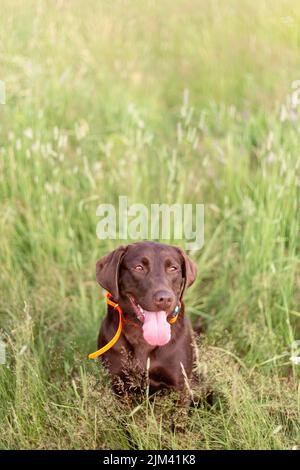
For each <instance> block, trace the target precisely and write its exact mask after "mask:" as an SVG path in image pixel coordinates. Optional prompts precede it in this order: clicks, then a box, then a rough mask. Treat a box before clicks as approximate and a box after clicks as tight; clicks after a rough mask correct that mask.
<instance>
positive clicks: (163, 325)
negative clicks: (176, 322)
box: [143, 310, 171, 346]
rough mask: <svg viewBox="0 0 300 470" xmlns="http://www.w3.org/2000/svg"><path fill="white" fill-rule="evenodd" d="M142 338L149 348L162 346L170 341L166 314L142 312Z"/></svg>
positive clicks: (169, 329)
mask: <svg viewBox="0 0 300 470" xmlns="http://www.w3.org/2000/svg"><path fill="white" fill-rule="evenodd" d="M143 333H144V338H145V340H146V341H147V343H149V344H151V346H163V345H164V344H167V343H168V342H169V341H170V339H171V327H170V323H168V322H167V314H166V312H164V311H161V312H147V310H144V324H143Z"/></svg>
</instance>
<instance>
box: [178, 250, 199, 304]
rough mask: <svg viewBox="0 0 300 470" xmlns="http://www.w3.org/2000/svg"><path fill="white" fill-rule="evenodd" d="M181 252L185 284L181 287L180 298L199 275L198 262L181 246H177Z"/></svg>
mask: <svg viewBox="0 0 300 470" xmlns="http://www.w3.org/2000/svg"><path fill="white" fill-rule="evenodd" d="M177 249H178V251H179V253H180V254H181V257H182V260H183V266H182V268H183V269H182V274H183V285H182V288H181V294H180V298H182V296H183V293H184V291H185V290H186V289H188V287H190V286H191V285H192V284H193V283H194V282H195V279H196V277H197V266H196V263H194V261H193V260H192V259H191V258H190V257H189V256H188V255H187V254H186V252H185V251H184V250H182V249H181V248H177Z"/></svg>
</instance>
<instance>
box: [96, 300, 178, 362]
mask: <svg viewBox="0 0 300 470" xmlns="http://www.w3.org/2000/svg"><path fill="white" fill-rule="evenodd" d="M111 298H112V295H111V294H110V292H108V293H107V294H106V303H107V305H111V306H112V307H113V308H114V309H115V310H117V311H118V313H119V325H118V329H117V332H116V334H115V335H114V337H113V338H112V339H111V340H110V341H109V342H108V343H107V344H106V345H105V346H103V347H102V348H100V349H98V351H95V352H93V353H91V354H89V355H88V358H89V359H97V357H99V356H101V355H102V354H104V353H105V352H106V351H108V350H109V349H110V348H112V347H113V346H114V345H115V344H116V342H117V341H118V339H119V338H120V336H121V333H122V327H123V322H124V316H123V312H122V309H121V307H120V305H119V304H117V303H116V302H114V301H113V300H111ZM175 312H176V315H175V316H173V317H172V318H171V319H170V320H168V321H169V323H170V324H171V325H173V324H174V323H175V322H176V320H177V318H178V315H179V312H180V309H178V312H177V308H176V310H175Z"/></svg>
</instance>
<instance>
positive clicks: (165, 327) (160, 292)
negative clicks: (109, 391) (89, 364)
mask: <svg viewBox="0 0 300 470" xmlns="http://www.w3.org/2000/svg"><path fill="white" fill-rule="evenodd" d="M96 277H97V281H98V283H99V284H100V285H101V286H102V287H103V288H104V289H106V290H107V291H109V292H110V294H111V295H112V299H113V301H114V302H116V303H118V305H119V306H120V307H121V309H122V314H123V329H122V332H121V335H120V338H119V340H118V341H117V342H116V344H114V346H113V347H112V348H111V349H109V350H108V351H107V352H105V354H104V355H103V356H102V360H103V362H104V364H105V366H106V367H107V368H108V370H109V372H110V375H111V376H112V379H113V386H114V389H115V391H117V392H119V393H121V392H120V390H121V389H123V391H124V389H127V391H128V389H130V388H134V385H132V384H133V382H134V381H133V380H131V379H132V377H133V376H136V374H137V371H140V372H142V374H146V375H147V377H148V378H149V389H150V393H153V392H156V391H158V390H160V389H165V388H167V389H173V390H178V391H183V389H184V388H185V382H186V380H187V379H190V378H191V375H192V365H193V360H194V357H193V331H192V326H191V323H190V320H189V318H188V317H187V316H186V315H185V312H184V304H183V301H182V297H183V294H184V292H185V290H186V289H187V288H188V287H189V286H190V285H191V284H193V282H194V281H195V278H196V266H195V264H194V262H193V261H192V260H191V259H190V258H189V257H188V256H187V255H186V253H185V252H184V251H183V250H182V249H181V248H177V247H174V246H169V245H165V244H161V243H156V242H149V241H145V242H138V243H133V244H131V245H128V246H120V247H119V248H117V249H116V250H114V251H113V252H112V253H110V254H108V255H107V256H104V257H103V258H102V259H100V260H99V261H98V262H97V265H96ZM118 324H119V317H118V314H117V312H116V310H115V309H114V307H112V306H110V305H108V310H107V315H106V316H105V318H104V320H103V322H102V325H101V329H100V333H99V338H98V347H99V348H101V347H102V346H104V345H106V344H107V343H108V342H109V341H110V340H111V339H112V338H113V337H114V335H115V333H116V331H117V329H118ZM120 384H122V387H120Z"/></svg>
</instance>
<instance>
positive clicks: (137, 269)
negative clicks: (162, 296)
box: [134, 264, 144, 272]
mask: <svg viewBox="0 0 300 470" xmlns="http://www.w3.org/2000/svg"><path fill="white" fill-rule="evenodd" d="M134 270H135V271H139V272H141V271H144V268H143V266H142V265H141V264H138V265H137V266H135V267H134Z"/></svg>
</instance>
